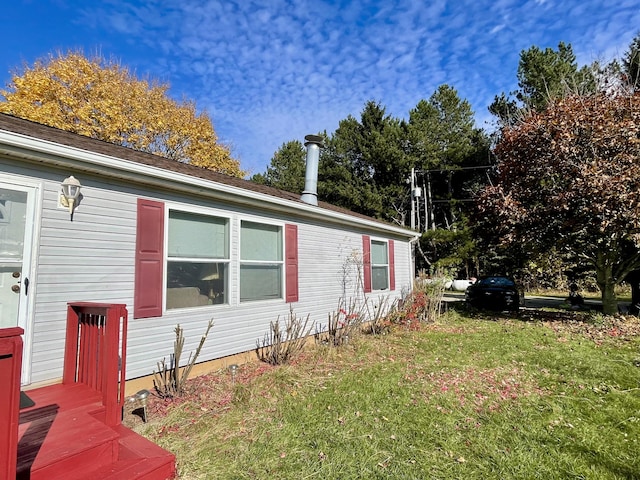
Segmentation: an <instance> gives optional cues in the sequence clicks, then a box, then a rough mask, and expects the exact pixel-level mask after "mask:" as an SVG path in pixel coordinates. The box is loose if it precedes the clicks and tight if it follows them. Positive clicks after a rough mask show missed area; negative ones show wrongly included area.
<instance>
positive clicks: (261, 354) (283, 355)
mask: <svg viewBox="0 0 640 480" xmlns="http://www.w3.org/2000/svg"><path fill="white" fill-rule="evenodd" d="M308 324H309V315H307V317H306V318H305V319H302V318H298V317H297V316H296V314H295V313H294V312H293V307H290V309H289V316H288V317H287V320H286V322H285V325H284V328H283V327H282V326H281V325H280V317H279V316H278V319H277V320H276V321H275V322H271V328H270V331H269V333H267V334H265V336H264V338H263V339H262V342H260V340H258V342H257V345H256V355H257V356H258V358H259V359H260V360H261V361H263V362H266V363H268V364H270V365H282V364H285V363H287V362H289V360H291V359H292V358H293V357H294V356H295V355H297V354H298V353H299V352H300V351H302V349H303V348H304V345H305V343H306V337H307V336H308V335H309V334H310V333H311V327H310V326H308Z"/></svg>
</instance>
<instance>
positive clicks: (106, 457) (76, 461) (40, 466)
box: [16, 384, 175, 480]
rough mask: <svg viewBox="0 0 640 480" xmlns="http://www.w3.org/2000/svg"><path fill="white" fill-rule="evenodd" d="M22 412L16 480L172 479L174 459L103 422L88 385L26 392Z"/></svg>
mask: <svg viewBox="0 0 640 480" xmlns="http://www.w3.org/2000/svg"><path fill="white" fill-rule="evenodd" d="M26 393H27V394H28V396H29V398H30V399H31V400H32V401H33V402H34V406H32V407H29V408H25V409H23V410H21V413H20V425H19V435H18V437H19V440H18V463H17V472H18V473H17V476H16V479H17V480H23V479H24V480H27V479H28V480H58V479H60V480H88V479H90V480H168V479H172V478H174V476H175V457H174V455H173V454H171V453H170V452H167V451H166V450H164V449H162V448H161V447H159V446H158V445H156V444H154V443H153V442H151V441H149V440H147V439H146V438H144V437H142V436H140V435H138V434H137V433H135V432H133V431H132V430H130V429H128V428H126V427H124V426H122V425H116V426H113V427H109V426H107V425H106V424H105V423H104V420H105V415H104V407H103V406H102V405H101V402H100V395H99V394H96V392H95V391H93V390H91V389H88V388H87V387H85V386H82V385H78V384H74V385H53V386H49V387H43V388H41V389H35V390H30V391H28V392H26Z"/></svg>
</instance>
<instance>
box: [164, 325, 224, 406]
mask: <svg viewBox="0 0 640 480" xmlns="http://www.w3.org/2000/svg"><path fill="white" fill-rule="evenodd" d="M211 327H213V319H211V320H209V324H208V325H207V330H206V331H205V332H204V335H203V336H202V338H201V339H200V344H199V345H198V348H197V349H196V352H195V354H193V355H192V354H191V353H190V354H189V358H188V360H187V365H186V366H185V367H184V368H183V369H182V372H180V357H181V356H182V350H183V348H184V334H183V330H182V327H181V326H180V324H178V325H176V328H175V330H174V331H175V333H176V339H175V341H174V342H173V354H172V355H171V356H170V359H169V364H167V363H166V361H165V359H164V358H163V359H162V360H161V361H160V362H158V364H157V365H158V371H157V372H156V371H155V370H154V371H153V386H154V387H155V390H156V393H157V394H158V396H160V397H162V398H171V397H179V396H180V395H182V394H183V393H184V385H185V383H186V381H187V379H188V378H189V375H190V374H191V369H192V368H193V365H194V364H195V363H196V359H197V358H198V356H199V355H200V350H202V346H203V345H204V342H205V340H206V339H207V336H208V335H209V331H210V330H211Z"/></svg>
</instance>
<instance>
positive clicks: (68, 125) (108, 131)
mask: <svg viewBox="0 0 640 480" xmlns="http://www.w3.org/2000/svg"><path fill="white" fill-rule="evenodd" d="M168 88H169V87H168V85H166V84H160V83H158V82H155V81H154V82H149V81H146V80H140V79H138V78H136V77H135V75H133V74H132V73H130V72H129V70H128V69H127V68H126V67H123V66H121V65H120V64H119V63H116V62H114V61H107V60H105V59H104V58H102V57H98V56H96V57H93V58H90V59H89V58H86V57H85V56H84V55H83V54H81V53H78V52H68V53H67V54H58V55H57V56H53V55H50V56H49V57H48V58H47V59H46V60H39V61H37V62H35V64H34V65H33V66H31V67H29V66H26V67H24V68H23V70H22V71H20V72H17V73H14V74H13V75H12V78H11V81H10V82H9V84H8V85H7V87H6V89H5V90H0V95H1V96H2V97H3V98H2V99H0V112H3V113H7V114H9V115H14V116H16V117H21V118H25V119H28V120H32V121H34V122H38V123H42V124H45V125H49V126H52V127H56V128H60V129H62V130H67V131H70V132H74V133H78V134H80V135H85V136H88V137H92V138H97V139H100V140H104V141H106V142H110V143H115V144H118V145H124V146H126V147H130V148H133V149H135V150H141V151H144V152H149V153H153V154H156V155H160V156H163V157H166V158H169V159H172V160H176V161H178V162H183V163H190V164H192V165H196V166H199V167H204V168H207V169H210V170H214V171H217V172H221V173H225V174H228V175H233V176H236V177H242V176H244V174H245V172H243V171H242V170H241V168H240V164H239V162H238V161H237V160H235V159H233V158H231V153H230V151H229V149H228V148H227V147H226V146H224V145H222V144H220V143H219V142H218V138H217V135H216V133H215V131H214V129H213V124H212V123H211V119H210V118H209V117H208V116H207V115H206V114H205V113H197V111H196V106H195V103H194V102H191V101H183V102H181V103H178V102H176V101H175V100H173V99H171V98H169V96H168V95H167V90H168Z"/></svg>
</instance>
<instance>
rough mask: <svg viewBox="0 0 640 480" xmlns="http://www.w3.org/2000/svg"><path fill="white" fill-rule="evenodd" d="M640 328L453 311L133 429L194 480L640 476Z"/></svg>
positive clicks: (196, 400)
mask: <svg viewBox="0 0 640 480" xmlns="http://www.w3.org/2000/svg"><path fill="white" fill-rule="evenodd" d="M585 318H586V317H585ZM638 332H640V328H639V327H638V321H637V319H632V318H628V319H627V320H626V321H622V320H616V321H615V323H610V322H609V321H607V320H604V321H603V320H602V319H598V318H597V317H593V318H591V317H590V318H589V319H588V321H586V322H578V321H567V320H566V319H565V320H562V319H560V320H556V321H540V319H539V318H538V317H536V318H535V320H534V319H533V318H532V317H531V316H521V317H519V318H517V319H508V318H492V317H488V316H487V317H485V316H475V317H474V318H469V317H466V316H463V315H462V314H459V313H456V312H449V313H448V314H446V315H445V316H444V317H442V318H441V319H440V320H439V321H438V322H437V323H435V324H429V325H427V326H425V327H424V328H423V329H422V330H421V331H407V330H404V329H398V330H394V331H393V332H392V333H390V334H387V335H382V336H366V335H362V336H360V337H358V338H357V339H355V340H354V341H351V342H350V343H349V344H348V345H345V346H342V347H340V348H330V347H320V346H318V347H316V346H310V347H309V348H308V349H307V350H305V352H304V353H303V355H302V356H301V357H300V358H299V359H298V360H297V361H296V362H295V364H294V365H286V366H280V367H271V366H267V365H265V364H261V363H255V364H249V365H243V366H241V368H240V371H239V374H238V376H237V378H236V379H235V382H233V383H232V381H231V379H230V377H229V374H228V372H226V371H221V372H218V373H217V374H214V375H208V376H204V377H200V378H197V379H194V380H193V381H191V382H190V393H189V395H187V396H186V397H185V398H184V399H183V400H181V401H177V402H175V401H174V402H172V403H165V402H164V401H161V400H155V401H153V402H152V403H151V405H150V421H149V423H148V424H146V425H143V424H137V425H136V426H135V428H136V430H137V431H139V432H142V433H143V434H144V435H146V436H148V437H149V438H151V439H153V440H154V441H156V442H157V443H159V444H160V445H162V446H163V447H165V448H167V449H169V450H171V451H173V452H175V453H176V455H177V461H178V471H179V474H180V478H183V479H306V478H318V479H358V478H362V479H375V478H380V479H493V478H495V479H536V478H539V479H560V478H562V479H565V478H567V479H568V478H571V479H594V480H595V479H598V480H601V479H614V478H615V479H633V478H640V456H639V455H638V449H639V446H640V445H639V439H638V437H639V434H640V389H639V388H638V387H640V382H639V379H640V368H639V367H638V365H640V351H639V347H640V337H638V336H636V334H637V333H638Z"/></svg>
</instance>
